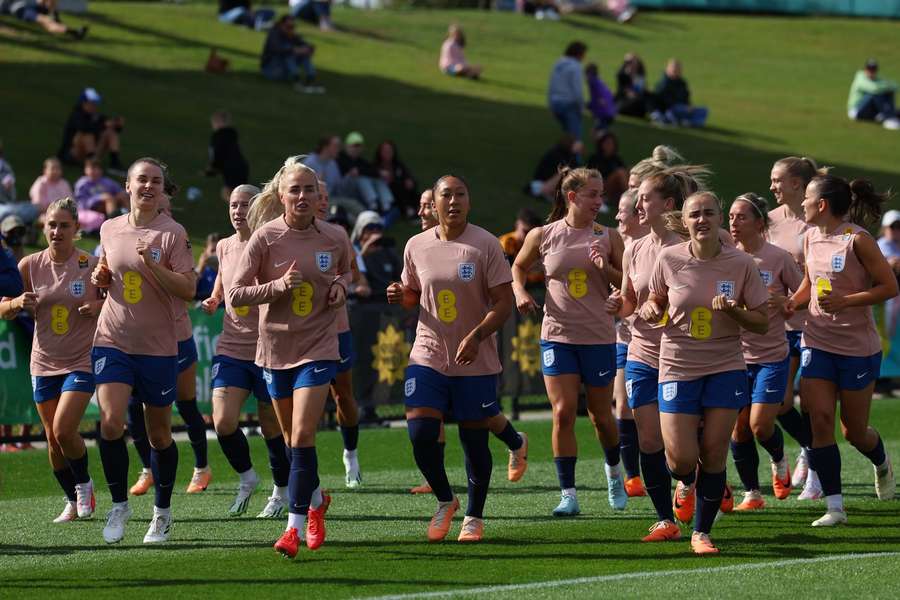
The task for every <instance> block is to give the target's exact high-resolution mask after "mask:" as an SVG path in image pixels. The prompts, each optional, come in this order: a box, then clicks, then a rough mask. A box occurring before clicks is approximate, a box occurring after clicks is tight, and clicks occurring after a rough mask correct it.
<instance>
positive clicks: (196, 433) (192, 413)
mask: <svg viewBox="0 0 900 600" xmlns="http://www.w3.org/2000/svg"><path fill="white" fill-rule="evenodd" d="M175 406H177V407H178V414H179V415H181V418H182V419H183V420H184V424H185V425H187V430H188V438H190V440H191V449H192V450H193V451H194V467H196V468H198V469H204V468H206V465H208V464H209V463H208V462H207V458H206V421H204V420H203V415H201V414H200V410H199V409H198V408H197V399H196V398H192V399H191V400H178V401H177V402H175Z"/></svg>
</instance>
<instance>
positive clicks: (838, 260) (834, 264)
mask: <svg viewBox="0 0 900 600" xmlns="http://www.w3.org/2000/svg"><path fill="white" fill-rule="evenodd" d="M844 263H845V259H844V255H843V254H832V255H831V270H832V271H834V272H835V273H840V272H841V271H843V270H844Z"/></svg>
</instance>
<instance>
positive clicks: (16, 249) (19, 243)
mask: <svg viewBox="0 0 900 600" xmlns="http://www.w3.org/2000/svg"><path fill="white" fill-rule="evenodd" d="M25 233H26V229H25V222H24V221H22V219H20V218H19V216H18V215H6V216H5V217H2V218H0V235H2V236H3V242H4V243H5V244H6V247H7V248H8V249H9V253H10V254H11V255H12V256H13V258H15V259H16V261H20V260H22V258H23V257H24V256H25Z"/></svg>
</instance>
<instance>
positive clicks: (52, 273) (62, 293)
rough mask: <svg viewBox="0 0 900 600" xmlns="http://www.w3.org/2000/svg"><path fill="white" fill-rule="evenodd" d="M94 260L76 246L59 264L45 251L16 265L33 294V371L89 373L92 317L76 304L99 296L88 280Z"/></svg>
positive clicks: (33, 372) (94, 324)
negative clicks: (34, 306)
mask: <svg viewBox="0 0 900 600" xmlns="http://www.w3.org/2000/svg"><path fill="white" fill-rule="evenodd" d="M96 264H97V259H96V258H95V257H93V256H91V255H90V254H87V253H86V252H83V251H81V250H78V249H76V250H75V252H73V253H72V256H70V257H69V260H67V261H66V262H64V263H56V262H53V261H52V260H51V259H50V250H43V251H41V252H38V253H37V254H31V255H29V256H26V257H25V258H23V259H22V262H21V264H20V268H21V270H22V272H25V273H28V277H29V278H30V279H31V290H30V291H33V292H35V293H36V294H37V306H36V308H35V312H34V342H33V344H32V347H31V374H32V375H39V376H47V375H62V374H65V373H71V372H72V371H87V372H88V373H90V372H91V343H92V342H93V340H94V330H95V329H96V326H97V319H96V317H88V316H83V315H81V314H80V313H79V312H78V307H79V306H81V305H83V304H84V303H85V302H90V301H94V300H98V299H99V298H100V294H99V292H98V290H97V288H96V287H95V286H94V284H92V283H91V273H92V272H93V270H94V267H95V266H96Z"/></svg>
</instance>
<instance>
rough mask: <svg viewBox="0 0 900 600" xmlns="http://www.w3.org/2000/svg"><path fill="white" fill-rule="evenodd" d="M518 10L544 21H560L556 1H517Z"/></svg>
mask: <svg viewBox="0 0 900 600" xmlns="http://www.w3.org/2000/svg"><path fill="white" fill-rule="evenodd" d="M516 10H517V11H518V12H521V13H525V14H526V15H534V18H535V19H537V20H539V21H543V20H547V21H559V8H558V7H557V6H556V1H555V0H516Z"/></svg>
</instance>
